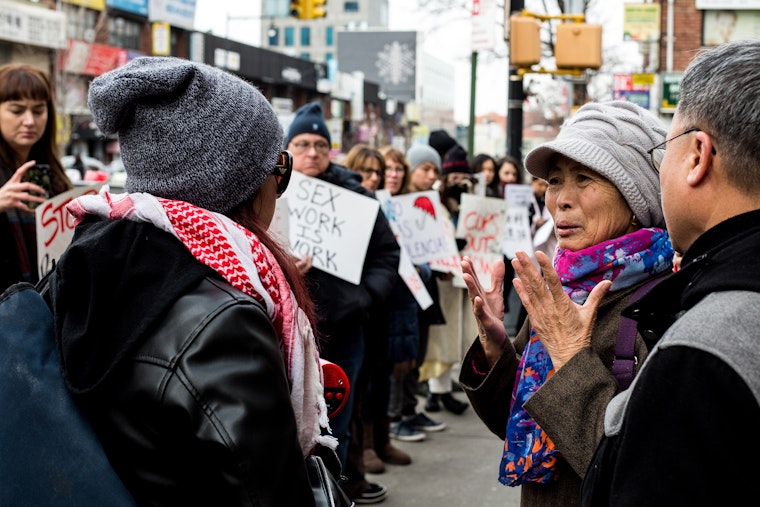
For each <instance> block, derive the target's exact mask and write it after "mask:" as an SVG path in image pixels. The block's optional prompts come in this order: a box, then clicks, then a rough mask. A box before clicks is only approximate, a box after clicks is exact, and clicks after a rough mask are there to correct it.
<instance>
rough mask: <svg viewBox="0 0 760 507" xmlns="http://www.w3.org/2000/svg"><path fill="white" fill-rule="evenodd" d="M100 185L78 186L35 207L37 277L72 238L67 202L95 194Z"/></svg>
mask: <svg viewBox="0 0 760 507" xmlns="http://www.w3.org/2000/svg"><path fill="white" fill-rule="evenodd" d="M102 186H103V185H102V184H98V185H90V186H86V187H79V186H78V187H75V188H74V189H72V190H69V191H68V192H64V193H62V194H59V195H57V196H55V197H53V198H52V199H48V200H47V201H45V202H43V203H42V204H40V205H39V206H37V209H36V210H35V217H34V219H35V222H36V229H37V273H38V275H39V277H40V278H42V277H43V276H45V275H46V274H47V272H48V271H50V270H51V269H53V262H54V261H57V260H58V258H60V257H61V254H62V253H63V251H64V250H66V248H67V247H68V246H69V243H71V238H73V237H74V217H72V216H71V215H70V214H69V212H68V211H66V205H67V204H68V203H69V202H70V201H72V200H73V199H76V198H77V197H79V196H80V195H85V194H97V193H98V192H99V191H100V188H101V187H102Z"/></svg>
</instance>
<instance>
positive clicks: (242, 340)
mask: <svg viewBox="0 0 760 507" xmlns="http://www.w3.org/2000/svg"><path fill="white" fill-rule="evenodd" d="M89 105H90V108H91V110H92V113H93V116H94V118H95V122H96V123H97V125H98V127H99V128H100V130H102V131H103V132H104V133H106V134H117V135H118V136H119V142H120V144H121V153H122V157H123V160H124V166H125V169H126V172H127V182H126V189H127V191H128V193H126V194H111V193H109V192H108V191H107V190H104V191H102V192H101V193H100V194H98V195H87V196H83V197H80V198H78V199H76V200H74V201H72V202H71V203H70V204H68V206H67V209H68V211H69V212H70V213H71V214H72V215H73V217H74V220H75V222H76V231H75V235H74V239H73V241H72V243H71V245H70V246H69V248H68V249H67V250H66V252H65V253H64V254H63V255H62V256H61V258H60V261H59V263H58V265H57V267H56V270H55V272H54V275H53V278H51V282H50V292H51V297H52V301H53V306H54V312H55V319H56V323H57V330H58V342H59V343H58V346H59V351H60V353H61V362H62V371H63V375H64V377H65V379H66V382H67V385H68V388H69V390H70V392H71V393H72V395H73V396H74V398H75V399H76V401H77V403H78V405H79V406H80V407H82V410H83V411H84V413H85V415H86V416H87V418H88V419H89V420H90V421H91V422H92V424H93V426H94V428H95V431H96V432H97V434H98V436H99V437H100V440H101V442H102V444H103V447H104V448H105V451H106V454H107V455H108V459H109V461H110V462H111V463H112V464H113V466H114V469H115V470H116V472H117V473H118V474H119V476H120V477H121V479H122V481H123V482H124V484H125V486H126V487H127V489H128V490H129V491H130V493H131V494H132V495H133V496H134V498H135V500H136V503H137V504H139V505H148V504H150V505H266V506H279V505H314V494H313V492H312V488H311V485H310V482H309V477H308V474H307V468H306V462H305V460H304V458H305V457H307V456H308V455H309V454H310V453H312V452H314V451H315V449H316V450H321V452H322V453H323V455H324V456H329V455H331V453H332V456H333V458H334V461H335V462H337V456H335V455H334V449H335V447H336V445H337V441H336V440H335V439H334V438H332V437H331V436H329V432H330V430H329V422H328V416H327V407H326V404H325V400H324V397H323V386H322V383H321V366H320V363H319V355H318V350H317V343H316V340H315V337H314V332H313V330H312V325H311V323H312V322H313V321H314V310H313V305H312V302H311V300H310V299H309V296H308V292H307V290H306V288H305V286H304V283H303V281H302V279H301V277H300V276H299V275H298V273H297V270H296V269H295V265H294V264H293V261H292V260H291V257H290V255H289V254H288V253H287V252H286V251H285V250H284V249H283V248H282V247H280V246H279V245H278V242H277V240H275V239H273V237H272V236H270V234H269V232H268V231H267V228H268V226H269V223H270V221H271V220H272V217H273V213H274V208H275V201H276V199H277V198H278V197H279V196H280V195H281V194H282V193H283V192H284V191H285V188H286V187H287V184H288V180H289V177H290V172H291V170H292V158H291V156H290V153H288V152H280V146H281V145H282V138H283V134H282V128H281V127H280V124H279V122H278V120H277V117H276V115H275V113H274V111H273V109H272V107H271V106H270V104H269V103H268V102H267V100H266V99H265V98H264V96H263V95H262V94H261V93H260V92H259V91H258V90H257V89H256V88H254V87H253V86H252V85H250V84H249V83H247V82H245V81H243V80H242V79H240V78H238V77H236V76H234V75H232V74H229V73H226V72H223V71H221V70H219V69H216V68H214V67H210V66H208V65H204V64H200V63H194V62H190V61H187V60H182V59H179V58H162V57H145V58H138V59H135V60H133V61H131V62H130V63H128V64H126V65H124V66H123V67H121V68H118V69H116V70H114V71H111V72H108V73H106V74H103V75H102V76H99V77H97V78H95V80H94V81H93V82H92V85H91V87H90V95H89Z"/></svg>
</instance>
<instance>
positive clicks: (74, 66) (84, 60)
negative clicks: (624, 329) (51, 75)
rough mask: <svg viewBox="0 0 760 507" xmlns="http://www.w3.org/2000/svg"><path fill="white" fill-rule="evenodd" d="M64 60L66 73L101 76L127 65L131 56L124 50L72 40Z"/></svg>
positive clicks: (64, 54) (63, 66)
mask: <svg viewBox="0 0 760 507" xmlns="http://www.w3.org/2000/svg"><path fill="white" fill-rule="evenodd" d="M62 58H63V65H62V68H63V71H64V72H69V73H71V74H82V75H84V76H99V75H101V74H103V73H105V72H108V71H109V70H113V69H116V68H118V67H121V66H122V65H124V64H125V63H127V62H128V61H129V59H130V55H129V53H128V52H127V50H126V49H123V48H118V47H115V46H106V45H104V44H90V43H89V42H84V41H81V40H73V39H72V40H70V41H69V49H68V50H67V51H66V52H65V53H63V54H62Z"/></svg>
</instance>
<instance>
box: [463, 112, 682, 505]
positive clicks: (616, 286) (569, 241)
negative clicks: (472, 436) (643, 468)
mask: <svg viewBox="0 0 760 507" xmlns="http://www.w3.org/2000/svg"><path fill="white" fill-rule="evenodd" d="M665 134H666V129H665V127H664V126H663V125H662V123H661V122H660V120H659V119H657V118H656V117H655V116H653V115H652V114H650V113H649V112H648V111H647V110H645V109H642V108H641V107H639V106H637V105H634V104H631V103H628V102H621V101H613V102H606V103H591V104H586V105H584V106H583V107H581V108H580V109H579V110H578V112H577V113H576V114H575V115H574V116H573V117H572V118H571V119H570V120H568V121H567V122H566V124H565V125H564V126H563V127H562V128H561V129H560V132H559V135H558V136H557V138H556V139H554V140H553V141H550V142H548V143H546V144H544V145H541V146H539V147H538V148H535V149H534V150H533V151H531V152H530V153H529V154H528V156H527V157H526V159H525V166H526V168H527V170H528V171H529V172H530V173H531V174H533V175H534V176H537V177H539V178H542V179H545V180H547V182H548V189H547V191H546V207H547V208H548V209H549V211H550V213H551V215H552V218H553V220H554V232H555V234H556V236H557V241H558V246H557V249H556V251H555V252H554V256H553V259H550V258H549V257H548V256H547V255H545V254H544V253H543V252H536V253H535V257H534V258H533V259H532V258H531V256H530V255H529V254H530V253H529V252H518V253H517V258H516V259H514V260H513V261H512V266H513V267H514V269H515V273H516V274H517V276H518V278H516V279H515V280H513V281H512V283H513V285H514V287H515V289H516V290H517V293H518V294H519V296H520V299H521V300H522V302H523V305H524V306H525V308H526V310H527V313H528V317H527V318H526V319H525V322H524V324H523V326H522V329H521V330H520V331H519V332H518V334H517V336H516V337H515V338H514V339H513V340H511V339H508V337H507V333H506V330H505V329H504V325H503V311H502V310H501V309H502V308H503V297H502V291H501V282H502V280H503V276H504V268H503V266H499V267H497V269H496V272H495V273H494V283H493V288H492V289H490V290H489V291H485V290H483V288H482V287H481V286H480V284H479V283H478V282H477V278H476V277H475V273H474V269H473V266H472V262H471V261H470V260H469V259H465V260H464V261H463V262H462V268H463V271H464V273H465V274H464V279H465V283H466V284H467V287H468V291H469V293H470V299H471V301H472V305H473V312H474V314H475V316H476V318H477V319H478V322H479V330H480V336H479V339H478V340H475V342H474V343H473V345H472V346H471V348H470V350H469V351H468V353H467V356H466V358H465V361H464V362H463V366H462V371H461V374H460V382H461V383H462V384H463V386H464V388H465V391H466V392H467V394H468V396H469V397H470V400H471V401H472V403H473V406H474V407H475V409H476V411H477V413H478V414H479V415H480V416H481V418H483V420H484V421H486V422H487V424H488V425H489V428H491V430H492V431H494V432H495V433H497V434H498V435H500V436H501V437H502V438H504V439H505V442H504V446H505V447H504V454H503V457H502V461H501V464H500V466H499V481H500V482H501V483H502V484H506V485H509V486H517V485H521V486H522V488H521V498H522V501H521V505H523V506H550V505H551V506H553V505H569V506H574V505H581V498H580V491H581V489H580V488H581V477H582V476H583V474H584V472H585V471H586V468H587V467H588V465H589V463H590V462H591V457H592V454H593V451H594V449H596V446H597V443H598V442H599V441H600V440H601V436H602V430H603V422H604V412H605V408H606V406H607V403H608V402H609V401H610V400H611V399H612V397H613V396H614V395H615V394H616V392H618V391H619V390H622V389H625V388H626V387H627V386H628V384H629V383H630V382H631V380H632V378H633V375H634V374H635V368H636V365H637V364H638V365H640V364H641V363H642V362H643V361H644V359H645V358H646V355H647V344H646V342H645V341H644V340H643V338H642V336H640V335H637V334H636V333H635V332H634V333H632V334H631V335H630V337H629V338H628V339H627V340H624V339H622V338H621V339H618V331H619V330H620V329H621V311H622V309H623V308H624V307H625V306H626V305H627V304H628V303H629V302H630V301H631V299H632V298H633V297H634V296H635V297H638V296H640V295H641V293H643V291H645V290H647V289H648V288H649V287H650V286H651V283H652V282H653V281H654V280H658V279H660V278H662V277H663V276H665V275H667V274H668V273H669V272H670V271H671V269H672V259H673V248H672V246H671V244H670V238H669V236H668V233H667V232H666V231H665V230H664V228H663V227H664V220H663V213H662V207H661V205H660V184H659V176H658V174H657V171H656V169H655V168H654V167H653V165H652V163H651V161H650V157H649V155H648V150H649V149H651V148H653V147H654V146H657V145H659V144H661V143H662V142H663V141H664V140H665ZM534 262H537V264H538V266H539V267H540V271H539V269H537V268H536V265H534ZM506 283H510V281H507V282H506ZM547 286H548V288H549V289H550V290H547ZM619 340H620V343H618V341H619Z"/></svg>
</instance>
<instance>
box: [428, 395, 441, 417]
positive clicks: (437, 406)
mask: <svg viewBox="0 0 760 507" xmlns="http://www.w3.org/2000/svg"><path fill="white" fill-rule="evenodd" d="M440 402H441V395H440V394H433V393H430V394H428V396H427V399H426V400H425V411H427V412H440V411H441V403H440Z"/></svg>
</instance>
